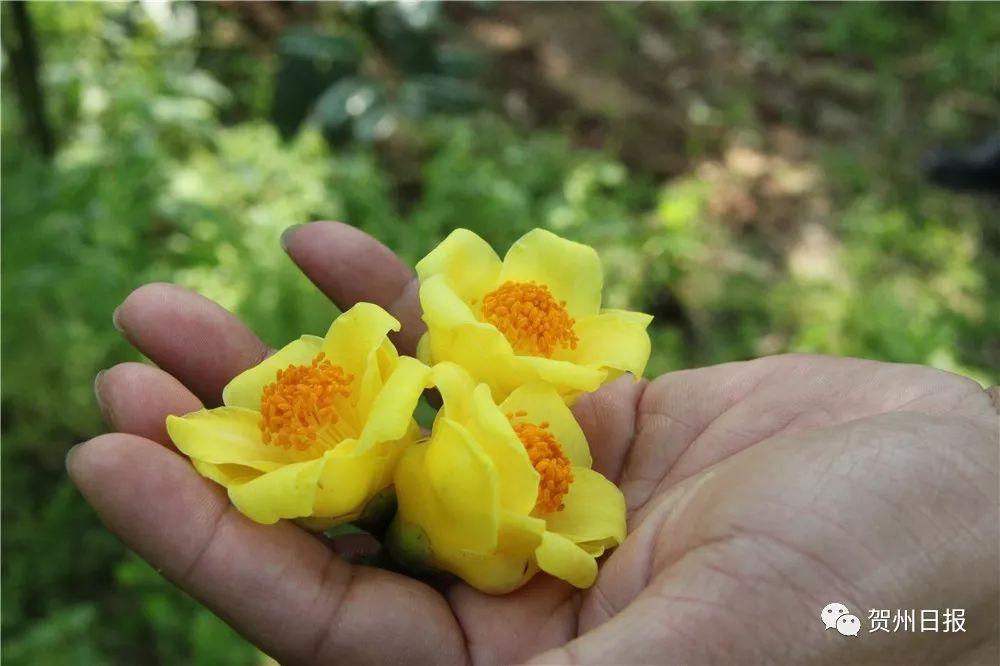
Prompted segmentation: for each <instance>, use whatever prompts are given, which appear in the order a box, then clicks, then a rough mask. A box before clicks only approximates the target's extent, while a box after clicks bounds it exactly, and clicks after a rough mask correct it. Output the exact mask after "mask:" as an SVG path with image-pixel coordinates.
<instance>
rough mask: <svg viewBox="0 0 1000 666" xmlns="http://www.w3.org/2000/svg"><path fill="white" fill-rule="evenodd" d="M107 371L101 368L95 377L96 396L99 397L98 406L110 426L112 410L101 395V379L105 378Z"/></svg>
mask: <svg viewBox="0 0 1000 666" xmlns="http://www.w3.org/2000/svg"><path fill="white" fill-rule="evenodd" d="M106 373H107V370H101V371H100V372H98V373H97V376H96V377H94V397H95V398H96V399H97V406H98V407H100V409H101V415H102V416H103V417H104V422H105V423H107V424H108V425H109V426H110V425H112V420H111V410H110V409H108V406H107V405H105V404H104V398H103V397H102V396H101V381H102V380H103V379H104V375H105V374H106Z"/></svg>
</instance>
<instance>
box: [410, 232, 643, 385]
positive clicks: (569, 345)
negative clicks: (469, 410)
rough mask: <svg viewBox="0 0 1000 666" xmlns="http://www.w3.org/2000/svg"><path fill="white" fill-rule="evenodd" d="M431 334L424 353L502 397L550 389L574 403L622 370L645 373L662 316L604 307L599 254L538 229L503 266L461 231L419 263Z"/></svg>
mask: <svg viewBox="0 0 1000 666" xmlns="http://www.w3.org/2000/svg"><path fill="white" fill-rule="evenodd" d="M417 274H418V276H419V277H420V304H421V306H422V307H423V311H424V321H425V322H426V323H427V333H426V334H425V335H424V337H423V338H422V339H421V341H420V346H419V349H418V356H419V358H420V359H421V360H423V361H424V362H425V363H428V364H434V363H439V362H441V361H452V362H454V363H457V364H459V365H461V366H462V367H464V368H465V369H466V370H468V371H469V373H470V374H472V376H473V377H474V378H475V379H476V380H477V381H479V382H484V383H486V384H487V385H489V387H490V389H491V390H492V392H493V396H494V397H495V398H496V399H498V400H502V399H503V398H504V397H506V396H507V395H508V394H509V393H510V392H511V391H513V390H514V389H515V388H517V387H518V386H521V385H523V384H526V383H529V382H538V381H540V382H545V383H547V384H550V385H551V386H553V387H555V389H556V390H558V392H559V394H560V395H562V396H563V399H564V400H566V401H567V402H570V403H572V401H573V400H575V399H576V397H577V396H579V395H580V394H581V393H585V392H588V391H593V390H594V389H596V388H597V387H599V386H600V385H601V384H603V383H605V382H608V381H611V380H612V379H614V378H616V377H617V376H618V375H620V374H622V372H631V373H632V374H633V375H635V376H636V377H639V376H641V375H642V372H643V370H644V369H645V367H646V362H647V361H648V360H649V351H650V344H649V335H648V334H647V332H646V327H647V326H648V325H649V322H650V321H651V320H652V317H651V316H649V315H646V314H642V313H639V312H628V311H625V310H611V309H603V310H602V309H601V288H602V286H603V277H602V271H601V262H600V259H599V258H598V256H597V253H596V252H595V251H594V250H593V249H592V248H590V247H587V246H586V245H581V244H579V243H574V242H572V241H568V240H566V239H563V238H560V237H559V236H556V235H555V234H553V233H551V232H548V231H545V230H544V229H535V230H533V231H529V232H528V233H527V234H525V235H524V236H522V237H521V238H520V239H519V240H518V241H517V242H515V243H514V244H513V245H512V246H511V247H510V250H508V252H507V255H506V256H505V257H504V259H503V261H502V262H501V261H500V258H499V257H498V256H497V255H496V253H495V252H494V251H493V249H492V248H491V247H490V246H489V245H488V244H487V243H486V241H484V240H483V239H482V238H480V237H479V236H477V235H476V234H474V233H472V232H471V231H468V230H467V229H456V230H455V231H454V232H452V233H451V234H450V235H449V236H448V237H447V238H446V239H445V240H444V241H443V242H442V243H441V244H440V245H438V246H437V248H435V249H434V250H433V251H432V252H431V253H430V254H428V255H427V256H426V257H424V258H423V259H422V260H421V261H420V263H418V264H417Z"/></svg>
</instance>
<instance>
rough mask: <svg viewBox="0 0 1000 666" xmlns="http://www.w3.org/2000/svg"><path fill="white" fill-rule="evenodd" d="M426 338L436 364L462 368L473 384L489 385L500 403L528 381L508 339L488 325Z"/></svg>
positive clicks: (436, 332) (435, 332)
mask: <svg viewBox="0 0 1000 666" xmlns="http://www.w3.org/2000/svg"><path fill="white" fill-rule="evenodd" d="M428 336H429V340H428V345H427V346H428V348H429V349H430V356H431V358H433V359H434V361H435V363H441V362H445V361H451V362H453V363H455V364H457V365H460V366H462V367H463V368H464V369H465V370H466V371H467V372H468V373H469V374H470V375H471V376H472V378H473V380H474V381H475V382H477V383H485V384H487V385H489V387H490V389H491V390H492V391H493V396H494V398H497V399H503V397H504V396H506V394H507V393H509V392H510V391H511V390H512V389H513V388H515V387H517V386H519V385H520V384H522V383H524V381H526V380H528V379H530V376H525V368H524V366H523V365H522V364H520V363H519V362H518V360H517V359H518V358H520V357H516V356H514V350H513V349H511V347H510V343H509V342H507V338H505V337H504V336H503V333H501V332H500V331H498V330H497V329H496V328H494V327H493V326H490V325H489V324H480V323H478V322H476V323H473V324H468V325H461V326H457V327H455V328H452V329H432V330H431V332H429V333H428Z"/></svg>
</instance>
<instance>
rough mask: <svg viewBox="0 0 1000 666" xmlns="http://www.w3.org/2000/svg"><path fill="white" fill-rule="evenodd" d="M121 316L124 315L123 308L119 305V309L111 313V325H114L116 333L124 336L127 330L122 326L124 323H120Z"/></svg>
mask: <svg viewBox="0 0 1000 666" xmlns="http://www.w3.org/2000/svg"><path fill="white" fill-rule="evenodd" d="M121 314H122V306H120V305H119V306H118V307H116V308H115V311H114V312H112V313H111V323H112V324H113V325H114V327H115V330H116V331H118V332H119V333H121V334H122V335H125V328H124V327H123V326H122V323H121V321H120V319H121Z"/></svg>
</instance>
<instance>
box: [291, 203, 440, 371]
mask: <svg viewBox="0 0 1000 666" xmlns="http://www.w3.org/2000/svg"><path fill="white" fill-rule="evenodd" d="M281 242H282V245H284V247H285V251H286V252H288V256H290V257H291V258H292V261H294V262H295V263H296V264H298V266H299V268H301V269H302V272H304V273H305V274H306V276H307V277H308V278H309V279H310V280H312V282H313V283H314V284H315V285H316V286H317V287H319V289H320V291H322V292H323V293H324V294H326V295H327V297H328V298H329V299H330V300H331V301H333V302H334V303H335V304H336V305H337V307H339V308H340V309H342V310H346V309H348V308H350V307H351V306H353V305H354V304H355V303H358V302H360V301H367V302H369V303H375V304H376V305H379V306H381V307H383V308H385V310H387V311H388V312H389V314H391V315H392V316H394V317H395V318H396V319H398V320H399V322H400V323H401V324H402V331H400V333H399V334H397V335H396V336H395V337H394V338H393V342H394V343H395V344H396V347H397V348H398V349H399V351H400V353H402V354H409V355H412V354H414V352H415V351H416V348H417V341H418V340H419V339H420V336H421V335H423V332H424V323H423V321H422V320H421V319H420V301H419V299H418V297H417V287H418V283H417V279H416V275H415V274H414V273H413V271H412V270H410V268H409V267H408V266H407V265H406V264H404V263H403V262H402V261H401V260H400V259H399V257H397V256H396V255H395V254H394V253H393V251H392V250H390V249H389V248H387V247H386V246H385V245H382V243H380V242H378V241H377V240H375V239H374V238H372V237H371V236H369V235H368V234H366V233H365V232H363V231H360V230H358V229H355V228H354V227H351V226H348V225H346V224H342V223H340V222H313V223H311V224H304V225H302V226H298V227H292V228H291V229H288V230H287V231H286V232H285V234H284V235H283V236H282V239H281Z"/></svg>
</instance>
